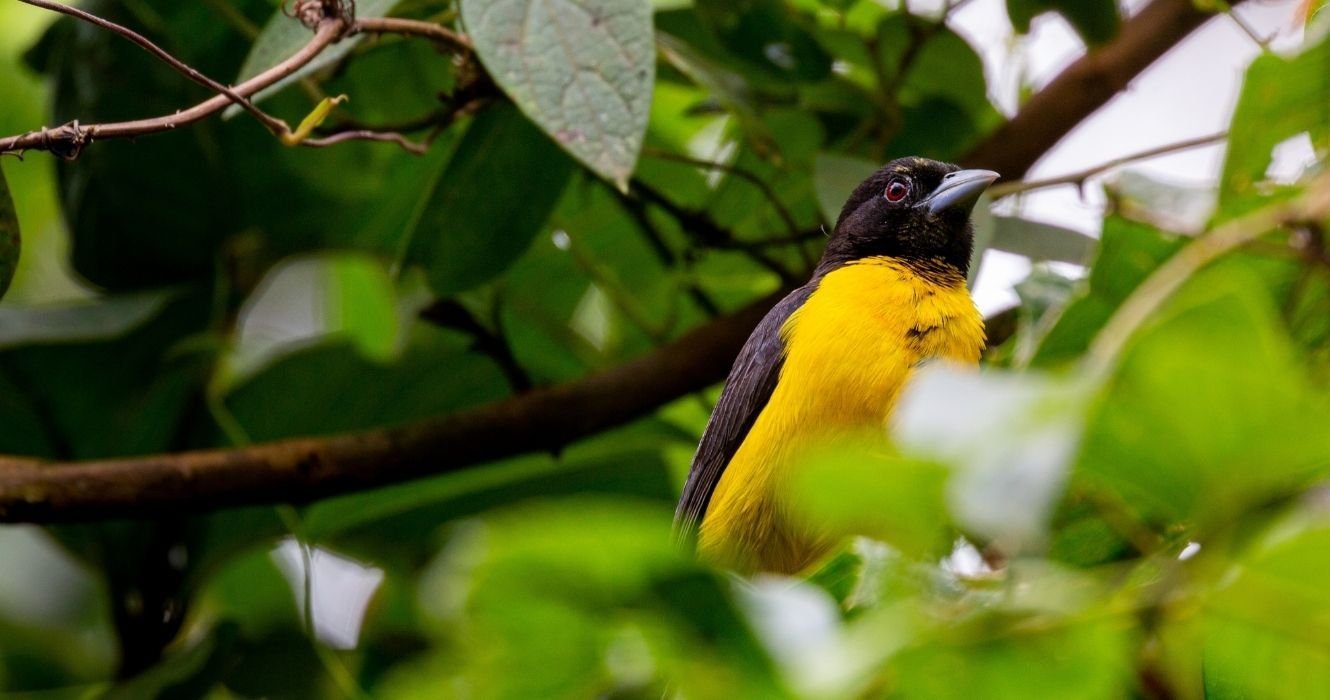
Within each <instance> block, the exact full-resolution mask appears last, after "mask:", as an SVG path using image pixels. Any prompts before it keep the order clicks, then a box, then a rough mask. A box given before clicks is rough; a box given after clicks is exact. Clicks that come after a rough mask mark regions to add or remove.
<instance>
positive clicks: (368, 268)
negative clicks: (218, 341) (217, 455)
mask: <svg viewBox="0 0 1330 700" xmlns="http://www.w3.org/2000/svg"><path fill="white" fill-rule="evenodd" d="M408 306H409V305H407V304H404V303H402V302H400V300H399V299H398V294H397V290H396V289H395V288H394V286H393V281H392V278H391V276H390V275H389V273H388V269H387V266H386V265H385V264H384V263H383V261H381V260H379V259H378V258H375V257H372V256H369V255H365V254H363V253H355V252H332V251H329V252H325V253H322V254H318V255H312V256H304V257H298V258H295V259H291V260H287V261H285V262H283V263H282V264H280V265H278V266H276V267H274V268H273V269H272V270H271V271H270V272H269V273H268V274H267V275H266V276H265V277H264V278H263V281H262V282H261V283H260V284H259V286H258V290H257V291H256V292H255V294H254V295H253V296H252V297H251V298H250V299H249V300H248V301H247V302H246V304H245V310H244V313H243V314H242V315H241V317H240V320H239V322H238V323H237V327H236V334H235V342H234V347H233V348H230V349H229V351H228V353H227V354H226V355H225V356H224V357H223V359H222V362H221V366H220V367H219V368H218V373H217V376H216V377H214V379H213V385H212V388H213V390H215V391H223V392H224V391H226V390H227V389H228V388H229V387H231V386H233V385H235V384H236V383H237V382H241V381H243V380H244V379H245V378H247V377H250V376H253V375H254V374H255V373H256V372H259V371H261V370H262V369H263V368H264V367H266V366H268V365H269V364H271V363H272V362H274V361H276V360H277V359H278V358H280V357H282V356H284V355H287V354H290V353H292V352H295V351H298V350H301V349H306V348H308V347H309V346H310V345H312V344H315V343H318V342H328V341H346V342H349V343H350V344H351V345H352V346H353V347H354V348H355V349H356V350H358V351H359V352H360V354H361V355H362V356H364V357H365V358H368V359H370V360H373V361H375V362H378V363H387V362H390V361H392V360H393V359H395V358H396V357H397V353H398V351H399V350H400V349H401V346H402V345H404V341H405V338H404V335H405V333H404V328H405V327H407V326H408V325H409V322H410V318H409V317H410V316H411V315H414V312H415V308H414V307H412V308H407V307H408ZM403 317H407V318H403Z"/></svg>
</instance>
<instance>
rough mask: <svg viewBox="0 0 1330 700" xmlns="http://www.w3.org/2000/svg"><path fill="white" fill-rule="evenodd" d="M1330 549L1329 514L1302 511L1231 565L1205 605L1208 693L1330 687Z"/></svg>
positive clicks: (1294, 692)
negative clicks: (1329, 550)
mask: <svg viewBox="0 0 1330 700" xmlns="http://www.w3.org/2000/svg"><path fill="white" fill-rule="evenodd" d="M1327 547H1330V525H1328V524H1327V523H1326V522H1324V519H1323V516H1319V515H1317V514H1310V517H1308V514H1305V513H1304V514H1295V515H1294V517H1285V518H1281V519H1280V521H1278V522H1277V523H1275V524H1274V525H1273V526H1272V527H1270V528H1269V529H1268V531H1266V532H1264V533H1262V536H1261V537H1260V538H1258V539H1257V541H1256V543H1255V544H1254V545H1253V546H1252V547H1250V549H1249V551H1246V552H1244V553H1243V554H1242V556H1241V557H1240V558H1239V559H1238V560H1237V561H1235V562H1233V563H1232V565H1231V566H1229V567H1228V569H1227V571H1226V572H1225V573H1226V577H1225V579H1224V581H1223V583H1222V585H1220V586H1219V587H1218V590H1217V591H1215V592H1214V594H1213V595H1211V596H1210V597H1209V599H1208V600H1207V601H1206V606H1205V616H1204V620H1203V629H1204V632H1205V637H1204V641H1203V645H1202V651H1203V654H1204V662H1203V666H1202V671H1203V674H1204V682H1205V696H1206V697H1208V698H1224V699H1228V698H1246V697H1261V698H1287V699H1289V700H1292V699H1293V698H1305V697H1311V696H1314V695H1316V694H1318V693H1320V692H1321V691H1322V689H1324V688H1326V687H1328V686H1327V684H1330V654H1327V653H1326V644H1327V642H1330V624H1328V621H1330V595H1327V589H1326V586H1325V585H1324V584H1325V581H1326V580H1327V577H1330V559H1327V557H1326V556H1325V552H1326V548H1327ZM1203 551H1204V550H1203Z"/></svg>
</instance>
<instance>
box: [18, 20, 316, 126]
mask: <svg viewBox="0 0 1330 700" xmlns="http://www.w3.org/2000/svg"><path fill="white" fill-rule="evenodd" d="M19 2H21V3H23V4H25V5H32V6H33V7H40V8H42V9H44V10H50V11H52V12H58V13H60V14H63V15H69V16H70V17H74V18H76V19H80V20H83V21H84V22H87V23H89V24H92V25H94V26H97V27H101V28H102V29H105V30H107V31H109V32H111V33H113V34H119V35H120V36H122V37H124V38H126V39H128V40H130V41H132V42H134V43H135V44H138V46H139V47H140V48H142V49H143V50H144V51H147V52H148V53H150V54H152V55H153V56H155V57H156V58H157V59H159V60H160V61H162V62H163V63H165V64H166V65H168V66H170V67H171V68H172V69H173V70H175V71H176V72H177V73H179V74H181V75H183V76H185V77H186V78H189V79H190V80H192V81H194V82H195V83H198V84H199V85H202V86H203V87H206V88H208V89H209V90H212V91H213V92H217V93H221V94H222V95H225V96H226V97H227V98H229V99H230V101H231V102H233V103H235V104H237V105H240V107H241V108H242V109H244V110H245V111H246V112H249V113H250V114H252V115H254V118H255V119H257V120H259V122H261V123H262V124H263V125H264V126H266V127H268V129H269V130H270V131H272V132H273V133H274V134H281V133H283V132H285V131H289V130H290V129H289V127H287V125H286V122H284V121H282V120H281V119H278V118H276V117H274V116H272V115H270V114H268V113H266V112H264V111H263V110H261V109H259V108H258V107H257V106H255V105H254V103H253V102H250V101H249V99H248V98H247V97H246V96H245V95H242V94H240V93H238V92H236V91H235V90H233V89H231V88H229V87H227V86H225V85H223V84H221V83H219V82H217V81H216V80H213V79H212V78H209V77H208V76H206V75H204V74H202V73H200V72H199V71H198V70H196V69H195V68H194V67H193V66H190V65H188V64H186V63H185V62H184V61H181V60H180V59H178V58H176V57H175V56H172V55H171V54H170V53H167V51H166V50H165V49H163V48H162V47H160V46H158V45H157V44H154V43H152V41H151V40H149V39H148V38H147V37H145V36H143V35H142V34H139V33H138V32H136V31H134V30H132V29H130V28H129V27H125V26H122V25H119V24H116V23H115V22H112V21H110V20H108V19H103V18H101V17H98V16H97V15H94V14H92V13H90V12H85V11H83V10H80V9H78V8H77V7H70V6H69V5H64V4H61V3H58V2H48V1H47V0H19ZM3 150H6V149H4V148H0V151H3Z"/></svg>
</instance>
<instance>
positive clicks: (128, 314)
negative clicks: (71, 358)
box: [0, 292, 174, 349]
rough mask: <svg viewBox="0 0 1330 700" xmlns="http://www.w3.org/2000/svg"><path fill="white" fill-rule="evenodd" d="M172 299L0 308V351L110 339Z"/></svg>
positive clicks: (150, 296) (132, 297)
mask: <svg viewBox="0 0 1330 700" xmlns="http://www.w3.org/2000/svg"><path fill="white" fill-rule="evenodd" d="M172 296H174V295H173V294H172V293H171V292H143V293H139V294H121V295H115V296H109V297H101V298H98V299H93V300H89V301H80V302H74V303H70V304H61V305H50V306H0V349H3V348H12V347H20V346H23V345H42V344H53V343H81V342H90V341H96V340H111V339H114V338H117V337H120V336H122V335H124V334H126V333H128V332H130V331H132V330H134V329H135V328H137V327H139V326H141V325H143V324H144V323H146V322H148V321H149V320H151V319H152V318H153V317H155V316H156V315H157V314H158V313H160V312H161V311H162V309H163V308H165V306H166V303H167V302H168V301H170V300H171V297H172Z"/></svg>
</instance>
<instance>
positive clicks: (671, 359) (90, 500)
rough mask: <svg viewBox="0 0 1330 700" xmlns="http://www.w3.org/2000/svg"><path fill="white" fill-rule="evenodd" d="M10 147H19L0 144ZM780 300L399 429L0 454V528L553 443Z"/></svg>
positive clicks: (684, 385) (205, 504)
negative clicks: (90, 456)
mask: <svg viewBox="0 0 1330 700" xmlns="http://www.w3.org/2000/svg"><path fill="white" fill-rule="evenodd" d="M1206 17H1207V15H1205V14H1203V13H1200V12H1197V11H1196V10H1194V9H1192V5H1191V3H1190V1H1189V0H1154V2H1152V3H1151V4H1150V5H1149V6H1147V7H1146V8H1145V9H1144V10H1142V11H1141V12H1140V13H1139V14H1138V15H1137V16H1136V17H1134V18H1132V19H1131V20H1129V21H1128V22H1127V23H1126V24H1125V25H1124V27H1123V30H1122V32H1121V34H1120V35H1119V36H1118V38H1117V39H1115V40H1114V41H1112V42H1110V43H1109V44H1108V45H1106V46H1104V47H1101V48H1100V49H1098V50H1096V51H1095V52H1093V53H1092V54H1090V55H1088V56H1086V57H1085V58H1082V59H1081V60H1079V61H1077V62H1076V63H1074V64H1072V66H1070V67H1069V68H1068V69H1067V70H1066V71H1064V72H1063V74H1062V75H1060V76H1059V77H1058V78H1056V79H1055V80H1054V81H1053V82H1052V83H1050V84H1049V86H1048V87H1047V88H1046V89H1045V90H1044V91H1043V92H1041V93H1039V94H1038V95H1036V96H1035V97H1034V98H1032V99H1031V100H1030V102H1029V103H1028V104H1027V105H1026V106H1025V108H1024V109H1023V110H1021V112H1020V113H1019V114H1018V115H1017V116H1016V117H1015V118H1014V119H1013V120H1012V121H1011V122H1009V123H1008V124H1006V125H1005V126H1003V127H1002V128H1001V129H999V130H998V132H997V133H995V134H993V135H992V136H991V137H990V138H989V139H988V140H986V141H985V142H984V143H983V144H981V145H980V147H979V148H977V149H976V150H975V151H974V152H973V153H972V154H971V155H970V156H969V157H968V158H966V159H965V162H966V163H968V164H971V165H974V166H982V167H988V168H992V169H995V170H998V171H999V172H1003V173H1004V174H1006V175H1007V176H1008V177H1010V178H1016V177H1019V176H1021V175H1023V174H1024V173H1025V171H1026V170H1028V169H1029V168H1030V166H1031V165H1033V163H1034V161H1035V160H1036V159H1038V158H1039V157H1040V156H1041V155H1043V153H1044V152H1045V151H1047V150H1048V149H1049V148H1051V147H1052V146H1053V144H1055V143H1056V142H1057V141H1058V140H1059V139H1061V138H1062V137H1063V136H1064V135H1065V134H1066V133H1067V132H1068V131H1070V130H1071V129H1072V128H1073V127H1074V126H1075V125H1076V124H1078V123H1079V122H1080V121H1081V120H1082V119H1084V118H1085V117H1086V116H1088V115H1089V114H1090V113H1092V112H1093V111H1095V110H1096V109H1098V108H1099V107H1100V106H1101V105H1103V104H1104V102H1106V101H1107V100H1108V99H1109V97H1111V96H1112V94H1113V93H1114V92H1115V91H1116V90H1118V89H1120V88H1121V87H1122V86H1125V85H1126V84H1127V83H1128V82H1129V81H1130V80H1131V79H1132V78H1133V77H1134V76H1135V75H1136V74H1137V73H1139V72H1140V71H1141V70H1143V69H1144V68H1145V67H1146V66H1148V65H1149V64H1150V63H1152V62H1153V61H1154V60H1155V59H1156V58H1158V57H1159V56H1160V55H1162V54H1163V53H1164V52H1165V51H1166V50H1168V48H1169V47H1170V46H1172V45H1173V44H1174V43H1176V42H1177V41H1179V40H1181V39H1182V38H1183V37H1184V36H1186V35H1187V34H1188V33H1189V32H1190V31H1191V30H1193V29H1195V28H1196V27H1197V26H1199V25H1200V23H1201V22H1202V21H1204V20H1205V19H1206ZM237 91H238V92H239V90H237ZM217 99H219V100H222V101H225V102H229V98H226V97H225V96H221V97H219V98H217ZM223 106H224V103H223ZM31 143H33V144H34V145H30V146H28V147H35V145H37V144H40V143H41V141H40V140H37V141H33V142H31ZM6 147H9V148H13V145H12V144H8V145H7V144H6V142H5V141H0V150H3V149H5V148H6ZM776 298H777V295H773V296H770V297H767V298H764V299H762V300H760V301H757V302H755V303H753V304H751V305H750V306H748V307H746V308H744V309H743V310H741V311H739V312H738V313H736V314H733V315H730V316H725V317H721V318H718V319H716V320H714V321H711V322H708V323H706V324H704V325H703V326H701V327H699V328H697V329H696V330H694V331H692V332H690V333H689V334H688V335H686V336H684V337H682V338H680V339H679V340H676V341H674V342H672V343H669V344H668V345H665V346H663V347H661V348H659V349H658V350H656V351H654V352H652V353H650V354H648V355H646V356H643V357H641V358H639V359H637V360H634V361H632V362H629V363H627V364H624V365H622V366H620V367H617V368H614V369H611V370H608V371H605V372H601V373H598V374H594V375H591V376H589V377H586V378H584V379H580V380H577V381H574V382H571V383H568V384H563V385H559V386H556V387H550V388H543V389H536V390H533V391H531V392H528V393H526V394H522V395H520V396H517V397H515V398H512V399H508V400H504V401H501V402H498V403H493V404H488V405H485V406H481V407H478V408H474V409H471V410H469V411H464V412H462V413H459V414H456V415H453V416H447V417H442V418H436V419H431V420H426V421H422V422H419V423H415V424H412V425H409V426H405V427H400V428H392V429H382V430H371V431H365V432H361V433H355V434H350V435H344V436H339V437H332V438H321V439H314V438H310V439H296V440H286V441H281V442H274V443H268V444H263V445H256V446H252V447H247V448H241V449H236V450H208V451H200V452H188V453H183V454H173V455H154V456H148V457H140V458H130V459H118V460H106V461H88V462H73V463H65V464H45V463H42V462H40V461H37V460H31V459H23V458H9V457H0V520H3V521H9V522H17V521H28V522H54V521H61V520H66V521H67V520H88V519H95V518H98V517H127V516H130V517H132V516H145V515H151V514H156V513H162V512H181V511H185V510H190V511H196V510H198V509H201V508H214V507H221V506H227V505H240V504H253V503H265V502H279V501H290V502H302V501H309V500H313V499H317V498H320V497H323V496H328V495H331V494H335V493H343V492H348V491H355V490H360V489H368V488H373V487H376V486H382V485H386V484H390V483H394V482H399V481H402V480H406V479H411V478H414V477H419V476H424V475H429V474H439V473H444V472H448V471H453V470H458V469H463V468H466V467H468V466H471V465H475V464H482V463H485V462H489V461H492V460H495V459H499V458H503V457H507V456H511V455H516V454H522V453H526V452H533V451H544V450H549V449H552V448H558V447H561V446H563V445H566V444H567V443H569V442H570V441H573V440H576V439H579V438H582V437H586V436H588V435H592V434H595V433H597V432H600V431H603V430H606V429H608V428H611V427H614V426H617V425H621V424H623V423H625V422H628V421H631V420H633V419H635V418H638V417H641V416H644V415H647V414H649V413H650V412H651V411H653V410H655V409H656V408H658V407H659V406H661V405H663V404H665V403H667V402H669V401H672V400H675V399H678V398H679V397H681V396H684V395H687V394H688V393H691V392H694V391H697V390H699V389H702V388H704V387H706V386H708V385H710V384H712V383H714V382H716V381H718V380H719V379H721V378H722V377H723V376H724V373H725V371H726V369H727V368H728V367H729V364H730V362H731V360H732V358H733V357H734V355H735V353H736V352H737V351H738V349H739V347H740V345H741V344H742V343H743V341H744V339H745V338H746V337H747V335H748V333H750V332H751V331H752V329H753V327H754V326H755V325H756V324H757V322H758V320H759V319H760V318H761V316H762V315H763V314H764V313H765V312H766V311H767V309H768V308H770V306H771V305H772V304H773V303H774V302H775V301H776ZM1009 325H1010V324H1007V327H1009ZM1001 327H1003V326H1001V325H998V324H995V327H994V328H993V330H994V331H998V329H999V328H1001ZM999 335H1000V333H998V332H994V333H992V334H991V336H992V337H991V338H990V342H992V343H993V344H997V343H1000V342H1001V341H1002V340H1004V338H1001V337H998V336H999Z"/></svg>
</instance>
